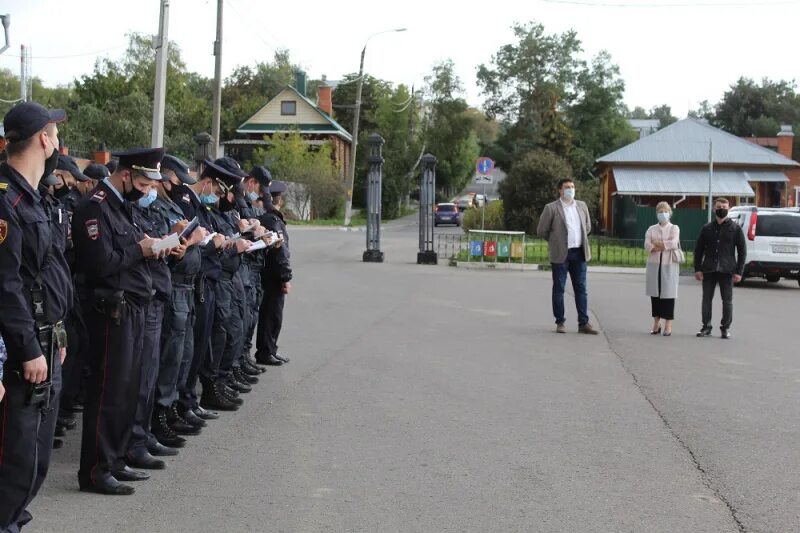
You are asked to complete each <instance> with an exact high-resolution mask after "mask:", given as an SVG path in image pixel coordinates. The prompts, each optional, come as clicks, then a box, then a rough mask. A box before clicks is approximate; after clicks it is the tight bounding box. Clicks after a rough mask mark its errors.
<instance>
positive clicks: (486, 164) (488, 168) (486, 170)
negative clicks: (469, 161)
mask: <svg viewBox="0 0 800 533" xmlns="http://www.w3.org/2000/svg"><path fill="white" fill-rule="evenodd" d="M475 169H476V170H477V171H478V174H480V175H481V176H486V175H487V174H490V173H491V172H492V170H493V169H494V161H492V160H491V159H489V158H488V157H481V158H479V159H478V161H477V163H475Z"/></svg>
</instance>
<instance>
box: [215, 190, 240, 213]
mask: <svg viewBox="0 0 800 533" xmlns="http://www.w3.org/2000/svg"><path fill="white" fill-rule="evenodd" d="M218 207H219V210H220V211H232V210H233V209H234V208H235V207H236V203H235V201H234V202H231V201H230V200H228V195H227V194H226V195H225V196H223V197H222V198H220V199H219V206H218Z"/></svg>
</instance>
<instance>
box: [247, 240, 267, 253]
mask: <svg viewBox="0 0 800 533" xmlns="http://www.w3.org/2000/svg"><path fill="white" fill-rule="evenodd" d="M266 247H267V244H266V243H265V242H264V241H262V240H258V241H256V242H254V243H253V245H252V246H250V248H248V249H247V252H248V253H250V252H255V251H257V250H263V249H264V248H266Z"/></svg>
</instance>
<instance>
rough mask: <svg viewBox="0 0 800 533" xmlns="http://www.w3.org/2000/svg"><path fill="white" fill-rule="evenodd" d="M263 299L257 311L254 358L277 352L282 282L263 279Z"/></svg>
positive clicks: (280, 323) (283, 297) (282, 300)
mask: <svg viewBox="0 0 800 533" xmlns="http://www.w3.org/2000/svg"><path fill="white" fill-rule="evenodd" d="M263 286H264V300H263V301H262V302H261V309H259V313H258V334H257V336H256V359H259V358H263V357H267V356H268V355H275V354H277V353H278V337H279V336H280V334H281V326H282V325H283V303H284V300H285V298H286V295H285V294H283V282H281V281H279V280H270V279H265V280H264V285H263Z"/></svg>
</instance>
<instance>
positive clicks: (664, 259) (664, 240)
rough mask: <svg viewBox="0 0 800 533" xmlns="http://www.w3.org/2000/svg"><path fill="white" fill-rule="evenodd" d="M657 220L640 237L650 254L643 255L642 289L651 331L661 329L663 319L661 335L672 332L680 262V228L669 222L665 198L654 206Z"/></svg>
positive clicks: (656, 331) (659, 331)
mask: <svg viewBox="0 0 800 533" xmlns="http://www.w3.org/2000/svg"><path fill="white" fill-rule="evenodd" d="M656 215H657V216H658V224H655V225H653V226H650V228H648V230H647V234H646V235H645V238H644V248H645V250H647V252H648V253H649V254H650V256H649V257H648V258H647V276H646V291H647V295H648V296H650V299H651V304H652V309H653V328H652V329H651V330H650V333H651V334H652V335H658V334H659V333H661V320H662V319H663V320H664V336H665V337H669V336H670V335H672V321H673V320H674V319H675V299H676V298H677V297H678V276H679V275H680V270H681V265H680V263H679V262H678V261H677V260H676V258H675V254H676V250H678V249H679V248H680V238H681V231H680V228H679V227H678V226H676V225H674V224H672V223H670V221H669V220H670V218H671V217H672V208H671V207H670V206H669V204H668V203H667V202H660V203H659V204H658V205H657V206H656Z"/></svg>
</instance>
